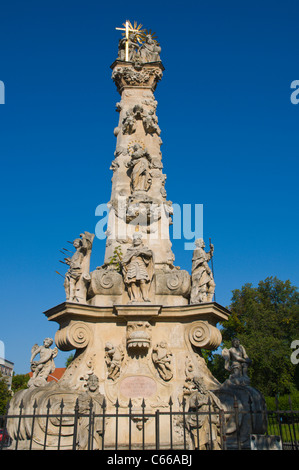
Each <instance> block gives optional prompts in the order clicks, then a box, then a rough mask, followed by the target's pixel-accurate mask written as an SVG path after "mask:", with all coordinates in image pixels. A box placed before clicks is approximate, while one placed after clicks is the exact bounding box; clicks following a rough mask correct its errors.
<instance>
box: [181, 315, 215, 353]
mask: <svg viewBox="0 0 299 470" xmlns="http://www.w3.org/2000/svg"><path fill="white" fill-rule="evenodd" d="M188 336H189V340H190V343H191V344H192V345H193V346H195V347H196V348H203V349H209V350H212V351H213V350H214V349H217V348H218V347H219V346H220V344H221V341H222V335H221V333H220V331H219V330H218V329H217V328H216V327H215V326H212V325H210V324H209V323H208V322H207V321H204V320H201V321H197V322H194V323H192V324H191V327H190V329H189V333H188Z"/></svg>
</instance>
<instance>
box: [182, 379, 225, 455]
mask: <svg viewBox="0 0 299 470" xmlns="http://www.w3.org/2000/svg"><path fill="white" fill-rule="evenodd" d="M193 383H194V385H195V388H196V391H194V392H193V393H192V394H191V396H190V400H189V409H188V416H187V420H186V424H187V428H188V429H189V431H190V433H191V438H192V441H193V445H194V447H195V449H198V450H221V428H220V417H219V411H220V410H223V405H222V404H221V402H220V400H219V398H218V397H216V395H215V394H214V393H213V392H211V391H209V390H208V389H207V387H206V385H205V384H204V382H203V379H202V377H194V378H193ZM192 412H193V413H194V414H189V413H192Z"/></svg>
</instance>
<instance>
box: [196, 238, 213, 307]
mask: <svg viewBox="0 0 299 470" xmlns="http://www.w3.org/2000/svg"><path fill="white" fill-rule="evenodd" d="M195 246H196V248H195V250H194V252H193V258H192V274H191V279H192V287H191V298H190V303H191V304H197V303H202V302H212V301H213V295H214V292H215V285H216V284H215V282H214V278H213V273H212V271H211V269H210V267H209V265H208V261H210V259H211V258H212V256H213V253H214V246H213V245H211V246H210V251H209V252H208V253H206V252H205V250H204V248H205V243H204V241H203V239H202V238H198V239H197V240H195Z"/></svg>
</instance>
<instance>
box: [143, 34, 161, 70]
mask: <svg viewBox="0 0 299 470" xmlns="http://www.w3.org/2000/svg"><path fill="white" fill-rule="evenodd" d="M160 52H161V47H160V46H159V44H158V43H157V41H156V40H155V39H153V37H152V35H151V34H147V35H146V37H145V40H144V42H143V44H142V45H141V46H140V49H139V56H140V60H141V62H142V63H144V62H159V61H160Z"/></svg>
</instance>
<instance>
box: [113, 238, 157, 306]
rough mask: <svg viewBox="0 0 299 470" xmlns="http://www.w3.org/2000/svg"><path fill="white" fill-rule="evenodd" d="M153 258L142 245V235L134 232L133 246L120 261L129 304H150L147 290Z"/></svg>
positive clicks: (152, 274) (152, 267)
mask: <svg viewBox="0 0 299 470" xmlns="http://www.w3.org/2000/svg"><path fill="white" fill-rule="evenodd" d="M153 256H154V255H153V252H152V250H150V249H148V248H147V247H145V246H144V245H143V243H142V235H141V234H140V233H138V232H135V233H134V235H133V244H132V245H131V246H130V247H129V248H128V249H127V252H126V254H125V255H124V257H123V259H122V261H121V265H122V270H123V274H124V282H125V285H126V287H127V289H128V294H129V297H130V301H131V303H134V302H150V299H149V290H150V287H151V283H152V280H153V276H154V258H153Z"/></svg>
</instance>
